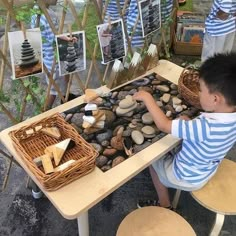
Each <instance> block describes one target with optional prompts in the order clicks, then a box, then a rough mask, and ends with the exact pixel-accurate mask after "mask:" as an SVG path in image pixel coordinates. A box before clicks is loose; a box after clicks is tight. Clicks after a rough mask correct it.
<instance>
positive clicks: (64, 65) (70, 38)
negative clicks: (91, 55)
mask: <svg viewBox="0 0 236 236" xmlns="http://www.w3.org/2000/svg"><path fill="white" fill-rule="evenodd" d="M56 47H57V54H58V64H59V74H60V75H61V76H63V75H67V74H72V73H75V72H79V71H82V70H86V48H85V32H84V31H78V32H72V33H71V34H68V33H65V34H60V35H57V36H56Z"/></svg>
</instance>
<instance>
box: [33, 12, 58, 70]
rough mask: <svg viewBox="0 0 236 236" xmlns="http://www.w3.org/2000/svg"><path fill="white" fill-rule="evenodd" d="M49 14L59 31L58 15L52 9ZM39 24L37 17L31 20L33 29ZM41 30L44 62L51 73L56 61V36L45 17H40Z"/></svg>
mask: <svg viewBox="0 0 236 236" xmlns="http://www.w3.org/2000/svg"><path fill="white" fill-rule="evenodd" d="M47 10H48V14H49V16H50V17H51V19H52V22H53V24H54V26H55V28H56V29H57V30H58V27H59V20H58V18H57V16H56V13H55V12H54V11H53V10H51V9H50V8H48V9H47ZM36 22H37V16H36V15H34V16H33V17H32V19H31V27H32V28H35V25H36ZM40 30H41V35H42V51H43V62H44V64H45V66H46V67H47V69H48V70H49V72H51V70H52V65H53V61H54V57H55V54H54V47H55V35H54V33H53V32H52V29H51V27H50V25H49V23H48V21H47V19H46V17H45V16H44V15H41V16H40Z"/></svg>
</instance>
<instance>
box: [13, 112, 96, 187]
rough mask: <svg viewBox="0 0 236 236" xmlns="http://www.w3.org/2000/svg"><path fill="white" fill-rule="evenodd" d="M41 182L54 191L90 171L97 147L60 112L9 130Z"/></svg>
mask: <svg viewBox="0 0 236 236" xmlns="http://www.w3.org/2000/svg"><path fill="white" fill-rule="evenodd" d="M10 136H11V139H12V141H13V144H14V146H15V148H16V150H17V151H18V153H19V154H20V155H21V157H22V159H23V161H24V162H25V163H26V165H27V166H28V167H29V169H30V170H31V171H32V173H33V174H34V175H35V176H36V178H37V179H38V181H39V182H40V184H41V185H42V186H43V187H44V188H45V189H46V190H47V191H53V190H56V189H59V188H61V187H63V186H65V185H66V184H68V183H71V182H72V181H74V180H76V179H78V178H80V177H82V176H84V175H86V174H88V173H90V172H91V171H92V170H93V169H94V168H95V159H96V157H97V156H98V153H97V151H96V150H95V149H94V148H93V147H92V145H90V144H89V143H87V142H86V141H85V140H84V139H83V138H82V137H81V136H80V135H79V134H78V133H77V131H76V130H75V129H74V128H73V126H71V125H70V124H68V123H67V122H66V121H65V120H64V119H63V118H62V117H61V116H60V115H59V114H58V113H57V114H54V115H52V116H49V117H46V118H44V119H42V120H40V121H38V122H35V123H32V124H30V125H28V126H24V127H22V128H20V129H18V130H14V131H12V132H11V133H10Z"/></svg>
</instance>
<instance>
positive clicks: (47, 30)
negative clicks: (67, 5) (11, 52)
mask: <svg viewBox="0 0 236 236" xmlns="http://www.w3.org/2000/svg"><path fill="white" fill-rule="evenodd" d="M44 2H45V5H46V7H47V11H48V14H49V16H50V18H51V20H52V22H53V24H54V26H55V28H56V29H57V30H58V27H59V20H58V17H57V15H56V13H55V12H54V11H53V10H52V9H51V8H50V6H55V5H56V4H57V0H45V1H44ZM36 23H37V16H36V15H34V16H33V17H32V20H31V27H32V28H34V27H36ZM39 26H40V29H41V35H42V41H43V45H42V49H43V63H44V65H45V66H46V67H47V69H48V71H49V73H51V71H52V66H53V62H54V58H55V35H54V33H53V31H52V29H51V27H50V25H49V23H48V21H47V19H46V17H45V16H44V15H40V23H39ZM60 38H61V39H63V40H65V41H67V42H70V41H72V40H73V42H76V41H77V38H75V37H73V38H72V39H71V38H70V37H66V36H62V37H60ZM53 79H54V81H55V82H56V83H57V84H58V85H59V87H60V89H61V90H62V91H61V92H62V93H63V94H65V93H66V88H67V84H68V81H69V77H68V76H59V68H58V65H57V64H56V65H55V72H54V74H53ZM46 80H47V83H49V79H48V77H47V75H46ZM56 95H57V91H56V90H55V88H54V87H53V86H51V90H50V96H49V98H48V103H47V105H46V110H48V109H51V108H52V105H53V103H54V101H55V98H56ZM70 96H71V98H72V99H73V98H75V95H72V94H70Z"/></svg>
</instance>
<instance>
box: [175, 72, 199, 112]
mask: <svg viewBox="0 0 236 236" xmlns="http://www.w3.org/2000/svg"><path fill="white" fill-rule="evenodd" d="M178 90H179V93H180V95H181V96H182V97H183V98H184V100H185V101H186V102H188V103H189V104H191V105H192V106H194V107H196V108H198V109H201V105H200V101H199V74H198V71H196V70H195V69H194V68H192V67H186V68H184V69H183V71H182V73H181V75H180V78H179V81H178Z"/></svg>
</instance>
